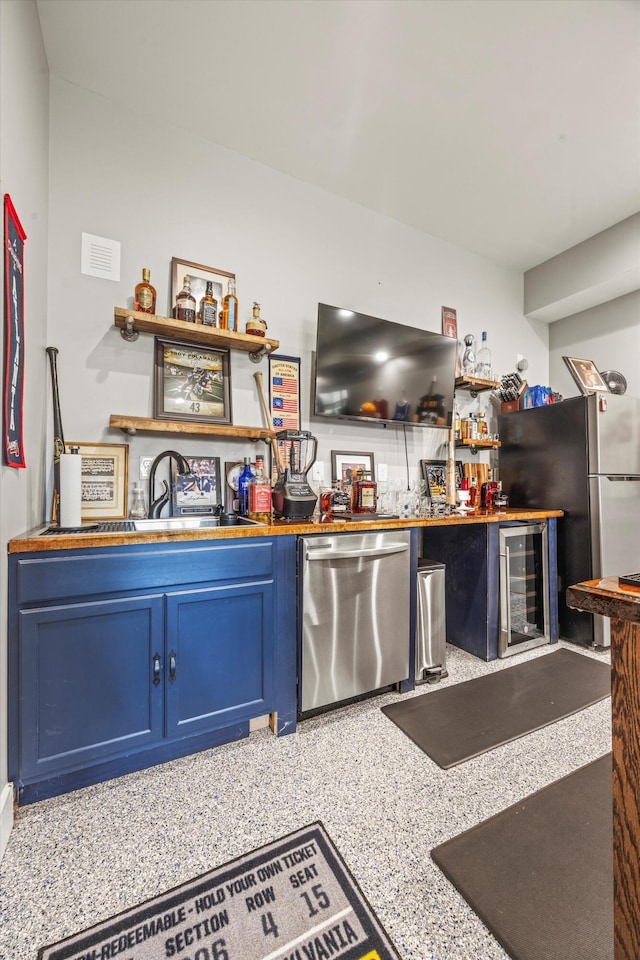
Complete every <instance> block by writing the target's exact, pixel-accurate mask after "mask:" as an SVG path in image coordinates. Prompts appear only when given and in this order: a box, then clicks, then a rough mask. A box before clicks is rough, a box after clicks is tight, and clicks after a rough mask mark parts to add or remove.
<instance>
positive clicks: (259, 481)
mask: <svg viewBox="0 0 640 960" xmlns="http://www.w3.org/2000/svg"><path fill="white" fill-rule="evenodd" d="M271 508H272V498H271V482H270V480H269V478H268V476H267V475H266V473H265V472H264V457H262V456H260V455H259V454H258V456H257V457H256V473H255V476H254V477H253V478H252V479H251V482H250V483H249V514H248V516H249V519H250V520H259V521H260V522H261V523H271Z"/></svg>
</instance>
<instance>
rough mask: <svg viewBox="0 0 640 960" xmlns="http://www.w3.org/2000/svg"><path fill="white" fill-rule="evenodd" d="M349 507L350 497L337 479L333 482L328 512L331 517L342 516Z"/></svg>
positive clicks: (347, 511) (346, 512)
mask: <svg viewBox="0 0 640 960" xmlns="http://www.w3.org/2000/svg"><path fill="white" fill-rule="evenodd" d="M350 509H351V497H350V496H349V494H348V493H347V491H346V490H345V489H344V488H343V486H342V484H341V483H340V481H339V480H336V481H335V483H334V484H333V489H332V491H331V496H330V498H329V513H330V515H331V516H332V517H341V516H342V517H344V516H346V515H347V514H348V513H349V511H350Z"/></svg>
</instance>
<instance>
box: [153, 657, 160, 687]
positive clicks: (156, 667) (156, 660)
mask: <svg viewBox="0 0 640 960" xmlns="http://www.w3.org/2000/svg"><path fill="white" fill-rule="evenodd" d="M159 683H160V654H159V653H154V655H153V685H154V687H157V686H158V684H159Z"/></svg>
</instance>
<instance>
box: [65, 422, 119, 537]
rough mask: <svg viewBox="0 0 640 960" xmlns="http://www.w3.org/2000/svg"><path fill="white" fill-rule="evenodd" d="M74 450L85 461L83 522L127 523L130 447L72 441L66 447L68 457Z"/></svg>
mask: <svg viewBox="0 0 640 960" xmlns="http://www.w3.org/2000/svg"><path fill="white" fill-rule="evenodd" d="M71 447H78V453H79V454H80V456H81V457H82V487H81V516H82V519H83V520H123V519H125V518H126V516H127V490H128V479H129V447H128V446H127V444H126V443H122V444H121V443H76V442H75V441H71V442H67V443H66V444H65V453H70V452H71Z"/></svg>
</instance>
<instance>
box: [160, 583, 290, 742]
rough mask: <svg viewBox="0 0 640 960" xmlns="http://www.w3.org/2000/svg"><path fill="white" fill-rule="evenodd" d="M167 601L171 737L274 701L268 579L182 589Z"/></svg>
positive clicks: (244, 715) (262, 710)
mask: <svg viewBox="0 0 640 960" xmlns="http://www.w3.org/2000/svg"><path fill="white" fill-rule="evenodd" d="M166 604H167V606H166V618H167V619H166V656H167V677H166V690H167V695H166V731H167V736H168V737H178V736H190V735H192V734H194V733H201V732H204V731H208V730H215V729H216V728H217V727H221V726H224V725H227V724H230V723H234V722H236V721H238V720H243V719H248V718H250V717H257V716H260V715H263V714H266V713H270V712H271V711H272V710H274V709H275V707H274V705H273V703H272V699H273V693H272V691H273V658H274V649H273V646H274V644H273V620H274V603H273V582H272V581H271V580H267V581H265V580H262V581H257V582H252V583H245V584H236V585H226V586H220V587H211V588H205V589H197V590H188V591H181V592H180V593H174V594H169V595H168V596H167V598H166Z"/></svg>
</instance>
